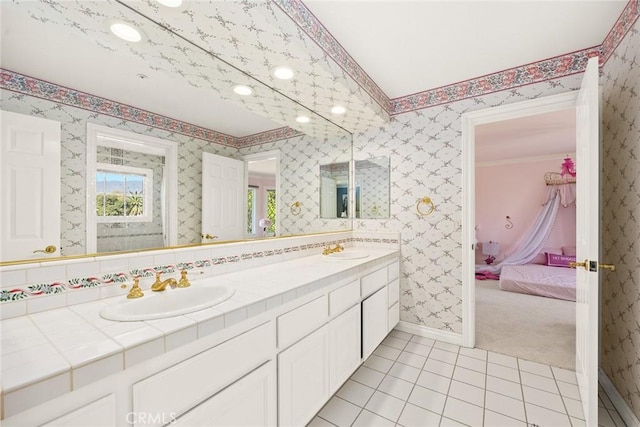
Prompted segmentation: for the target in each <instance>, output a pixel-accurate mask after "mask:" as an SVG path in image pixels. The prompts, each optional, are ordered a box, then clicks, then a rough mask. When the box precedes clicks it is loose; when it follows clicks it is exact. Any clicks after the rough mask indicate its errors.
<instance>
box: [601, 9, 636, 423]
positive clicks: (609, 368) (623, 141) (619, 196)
mask: <svg viewBox="0 0 640 427" xmlns="http://www.w3.org/2000/svg"><path fill="white" fill-rule="evenodd" d="M601 81H602V83H603V101H604V108H603V121H604V126H603V127H604V129H603V141H604V142H603V145H604V147H603V176H602V190H603V191H602V201H601V206H602V209H603V210H602V222H601V230H602V231H601V234H602V236H603V240H604V241H603V244H604V247H603V249H602V260H603V262H607V263H609V262H610V263H612V264H615V266H616V271H615V272H609V271H604V272H603V273H601V275H602V314H601V316H602V325H601V330H602V341H601V342H602V355H601V360H600V364H601V366H602V369H603V370H604V371H605V372H606V374H607V376H608V377H609V378H610V379H611V381H612V382H613V383H614V385H615V386H616V388H617V390H618V392H619V393H620V395H621V396H622V397H623V399H624V400H625V401H626V402H627V404H628V405H629V407H630V408H631V410H632V411H633V412H634V413H635V415H636V417H638V418H640V179H639V177H640V160H639V159H640V20H636V21H635V25H634V26H633V27H632V28H631V31H629V32H628V33H627V35H626V36H625V37H624V39H623V40H622V42H621V43H620V45H619V46H618V47H617V48H616V49H615V50H614V51H613V52H612V53H611V56H610V57H609V59H608V60H607V62H606V63H605V64H604V67H603V76H602V78H601Z"/></svg>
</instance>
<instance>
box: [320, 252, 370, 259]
mask: <svg viewBox="0 0 640 427" xmlns="http://www.w3.org/2000/svg"><path fill="white" fill-rule="evenodd" d="M368 256H369V254H368V253H366V252H360V251H343V252H336V253H333V254H329V255H324V257H325V258H327V259H341V260H347V259H360V258H366V257H368Z"/></svg>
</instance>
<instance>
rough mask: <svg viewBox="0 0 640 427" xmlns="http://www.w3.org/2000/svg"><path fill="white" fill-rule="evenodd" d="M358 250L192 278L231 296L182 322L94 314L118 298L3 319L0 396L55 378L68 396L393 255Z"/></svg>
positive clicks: (182, 318)
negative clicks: (349, 255)
mask: <svg viewBox="0 0 640 427" xmlns="http://www.w3.org/2000/svg"><path fill="white" fill-rule="evenodd" d="M348 249H350V248H347V250H348ZM357 250H358V251H362V252H367V253H368V254H369V256H368V257H366V258H360V259H353V260H331V259H326V258H323V256H322V255H312V256H308V257H303V258H297V259H294V260H289V261H283V262H278V263H274V264H271V265H266V266H261V267H256V268H251V269H247V270H242V271H237V272H233V273H228V274H223V275H218V276H211V277H208V278H204V279H197V280H196V279H193V278H191V282H192V285H193V286H197V284H198V281H205V280H207V281H211V280H214V281H215V283H216V284H220V285H226V286H228V287H230V288H233V289H235V294H234V295H233V296H232V297H231V298H230V299H229V300H227V301H225V302H223V303H221V304H218V305H216V306H214V307H211V308H207V309H204V310H200V311H196V312H193V313H189V314H185V315H181V316H175V317H170V318H165V319H157V320H147V321H134V322H118V321H111V320H106V319H104V318H102V317H101V316H100V310H101V309H102V308H103V307H104V306H106V305H108V304H111V303H113V302H117V301H122V298H124V294H123V295H122V296H118V297H113V298H108V299H103V300H99V301H94V302H89V303H84V304H79V305H72V306H68V307H65V308H61V309H56V310H50V311H44V312H41V313H35V314H32V315H27V316H22V317H17V318H12V319H7V320H3V321H2V322H0V323H1V332H2V333H1V341H0V348H1V351H2V363H1V373H2V380H1V381H2V384H1V387H2V388H1V391H2V393H3V394H4V395H5V396H6V395H7V394H9V393H12V392H14V391H16V390H19V389H22V388H24V387H28V386H31V385H34V384H36V383H40V382H43V381H44V382H46V380H49V379H53V378H55V379H56V381H57V384H60V378H62V379H63V380H62V384H66V383H67V381H68V383H69V390H68V391H71V389H72V388H73V389H77V388H79V387H82V386H84V385H87V384H89V383H91V382H93V381H96V380H99V379H101V378H103V377H106V376H108V375H111V374H114V373H117V372H119V371H122V370H124V369H126V368H128V367H130V366H133V365H135V364H136V363H140V362H142V361H144V360H148V358H149V357H153V356H157V355H160V354H162V353H164V352H168V351H170V350H172V349H175V348H177V347H179V346H182V345H184V344H187V343H189V342H192V341H195V340H197V339H199V338H202V337H205V336H207V335H210V334H212V333H214V332H217V331H220V330H222V329H224V328H226V327H229V326H231V325H234V324H236V323H238V322H241V321H243V320H245V319H248V318H250V317H252V316H256V315H258V314H261V313H263V312H265V311H267V310H270V309H272V308H275V307H278V306H280V305H282V304H285V303H287V302H289V301H292V300H294V299H296V298H298V297H301V296H303V295H305V294H307V293H310V292H312V291H315V290H317V289H321V288H323V287H324V286H327V285H329V284H331V283H334V282H335V281H336V280H340V279H342V278H346V275H347V274H354V273H357V272H359V271H360V270H359V269H361V268H362V269H365V268H368V267H371V266H372V265H376V264H378V263H376V261H379V263H384V262H386V261H388V260H389V257H390V256H392V255H396V254H398V252H399V251H398V250H397V249H379V248H368V247H358V248H357ZM179 291H180V290H179V289H175V290H172V289H169V290H168V291H167V292H179ZM69 373H70V374H71V375H66V376H65V374H69ZM71 384H73V387H72V386H71ZM63 387H66V386H65V385H63ZM6 403H7V402H6V401H5V404H6Z"/></svg>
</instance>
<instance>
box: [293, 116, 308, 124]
mask: <svg viewBox="0 0 640 427" xmlns="http://www.w3.org/2000/svg"><path fill="white" fill-rule="evenodd" d="M309 120H311V119H310V118H309V117H307V116H298V117H296V122H298V123H309Z"/></svg>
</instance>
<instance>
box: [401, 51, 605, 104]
mask: <svg viewBox="0 0 640 427" xmlns="http://www.w3.org/2000/svg"><path fill="white" fill-rule="evenodd" d="M598 55H600V46H594V47H591V48H588V49H584V50H579V51H577V52H572V53H568V54H566V55H561V56H556V57H555V58H549V59H546V60H544V61H538V62H533V63H531V64H526V65H522V66H519V67H515V68H510V69H507V70H504V71H499V72H497V73H492V74H487V75H485V76H481V77H476V78H473V79H469V80H465V81H462V82H458V83H454V84H451V85H447V86H442V87H439V88H435V89H430V90H426V91H424V92H419V93H415V94H412V95H408V96H403V97H401V98H395V99H392V100H391V115H397V114H402V113H408V112H410V111H414V110H419V109H422V108H427V107H433V106H436V105H441V104H446V103H449V102H454V101H460V100H463V99H467V98H474V97H478V96H482V95H487V94H489V93H493V92H498V91H502V90H507V89H512V88H515V87H520V86H526V85H530V84H533V83H539V82H543V81H546V80H552V79H557V78H560V77H566V76H570V75H572V74H578V73H582V72H584V70H585V68H586V66H587V61H588V59H589V58H591V57H594V56H598Z"/></svg>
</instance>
